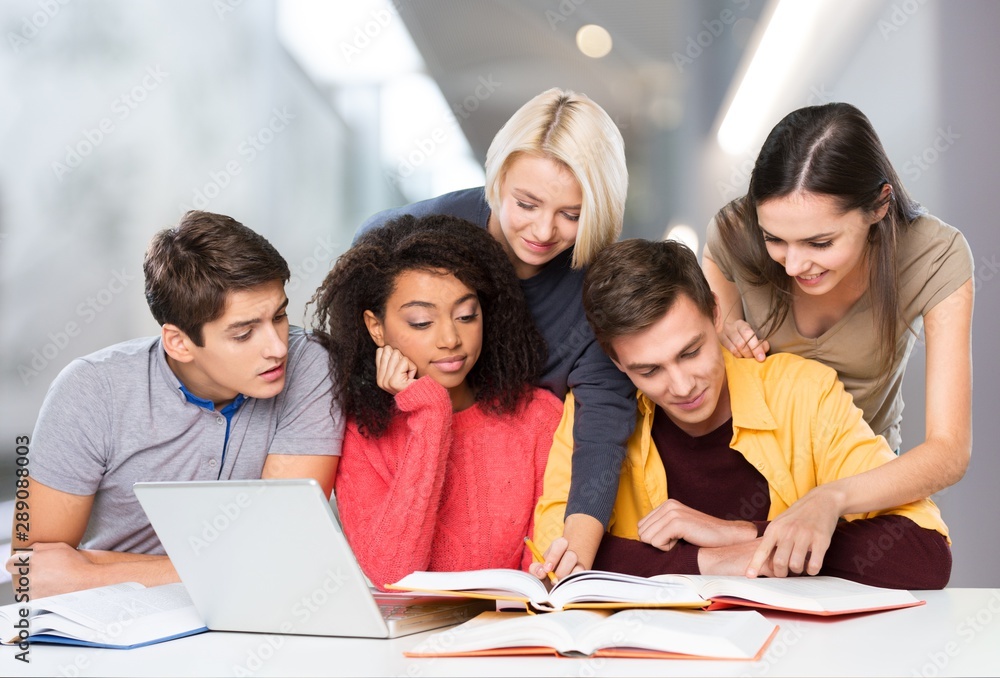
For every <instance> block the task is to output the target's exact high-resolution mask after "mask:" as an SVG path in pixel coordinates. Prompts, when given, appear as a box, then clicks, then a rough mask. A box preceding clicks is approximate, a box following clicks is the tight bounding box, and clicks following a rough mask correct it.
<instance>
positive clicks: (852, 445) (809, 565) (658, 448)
mask: <svg viewBox="0 0 1000 678" xmlns="http://www.w3.org/2000/svg"><path fill="white" fill-rule="evenodd" d="M583 296H584V308H585V309H586V312H587V319H588V321H589V322H590V324H591V326H592V327H593V329H594V334H595V335H596V337H597V340H598V342H600V344H601V346H602V348H603V349H604V350H605V351H606V352H607V353H608V355H609V356H610V357H611V359H612V360H613V361H614V362H615V364H616V365H617V366H618V368H619V369H621V370H622V371H623V372H625V373H626V374H627V375H628V376H629V378H630V379H631V380H632V382H633V383H634V384H635V385H636V387H637V388H638V389H639V392H638V396H637V398H638V400H637V411H636V422H635V429H634V432H633V435H632V437H631V438H630V439H629V443H628V451H627V456H626V460H625V462H624V463H623V464H622V470H621V476H620V479H619V486H618V497H617V499H616V502H615V506H614V510H613V512H612V516H611V521H610V523H609V527H608V532H607V533H605V535H604V537H603V539H602V541H601V545H600V548H599V549H598V553H597V557H596V559H595V561H594V568H595V569H607V570H615V571H623V572H630V573H633V574H639V575H646V576H648V575H651V574H658V573H662V572H677V573H701V574H735V575H739V574H747V575H748V576H757V575H766V576H779V577H783V576H787V575H788V574H790V573H795V574H799V573H802V574H811V575H812V574H829V575H835V576H841V577H845V578H849V579H854V580H856V581H862V582H865V583H870V584H875V585H880V586H892V587H897V588H921V589H922V588H941V587H943V586H944V585H945V584H947V582H948V578H949V576H950V574H951V550H950V546H949V543H950V542H949V540H948V530H947V527H946V526H945V524H944V522H943V521H942V520H941V515H940V513H939V511H938V509H937V507H936V506H935V505H934V503H933V502H931V501H930V500H929V499H924V500H921V501H916V502H913V503H911V504H907V505H905V506H899V507H882V506H877V505H875V500H874V498H873V497H874V495H875V492H874V491H873V492H872V493H871V494H872V497H865V498H862V500H861V501H859V502H858V503H856V504H854V505H846V502H845V500H844V496H843V493H840V492H838V491H837V486H836V483H835V481H837V480H838V479H840V478H844V477H847V476H852V475H857V474H860V473H864V472H865V471H867V470H869V469H872V468H875V467H876V466H879V465H881V464H884V463H886V462H888V461H889V460H891V459H892V458H893V457H894V455H893V452H892V451H891V450H890V449H889V446H888V444H887V443H886V441H885V439H884V438H882V437H881V436H877V435H875V434H874V433H872V431H871V429H870V428H869V426H868V425H867V424H866V423H865V422H864V420H863V419H862V414H861V410H859V409H858V408H857V407H855V406H854V403H853V401H852V400H851V397H850V395H848V394H847V393H846V392H845V391H844V388H843V385H842V384H841V383H840V381H839V380H838V379H837V375H836V373H835V372H834V371H833V370H832V369H830V368H828V367H826V366H824V365H821V364H820V363H817V362H814V361H811V360H806V359H804V358H801V357H798V356H795V355H791V354H777V355H772V356H769V357H768V358H767V360H765V361H764V362H763V363H758V362H757V361H756V360H749V359H737V358H734V357H733V356H732V354H730V353H729V352H728V351H726V350H725V349H723V348H722V346H721V344H719V341H718V339H717V334H716V330H717V325H718V323H719V322H720V311H719V308H718V305H717V300H716V298H715V296H714V295H713V294H712V291H711V289H710V288H709V286H708V282H707V281H706V280H705V277H704V275H703V273H702V271H701V268H700V267H699V266H698V261H697V258H696V257H695V256H694V254H693V253H692V252H691V251H690V250H689V249H687V248H686V247H684V246H683V245H681V244H679V243H676V242H648V241H643V240H629V241H624V242H619V243H615V244H614V245H611V246H610V247H608V248H607V249H605V250H604V251H603V252H602V253H601V254H600V255H599V256H598V257H597V259H596V260H595V261H594V262H593V263H592V264H591V266H590V269H589V270H588V272H587V275H586V278H585V281H584V289H583ZM574 411H575V406H574V402H573V398H572V396H569V397H567V400H566V405H565V411H564V414H563V419H562V422H561V424H560V426H559V429H558V430H557V432H556V436H555V440H554V443H553V448H552V451H551V453H550V456H549V461H548V466H547V468H546V474H545V488H544V491H543V494H542V498H541V499H540V500H539V503H538V506H537V508H536V511H535V541H536V542H537V543H538V544H539V546H540V547H541V548H543V549H546V553H545V563H542V564H536V565H533V566H532V572H533V573H534V574H535V575H536V576H539V577H543V576H545V574H546V572H549V571H554V572H555V573H556V574H557V576H565V575H566V574H568V573H569V572H571V571H572V570H573V569H575V568H576V567H577V561H576V556H575V554H574V553H573V552H572V551H568V550H567V548H566V541H565V539H563V538H561V537H558V535H560V534H562V520H563V515H564V512H565V505H566V497H567V494H568V491H569V483H570V469H571V464H570V459H571V455H572V450H573V439H572V432H573V415H574ZM668 484H669V487H670V493H669V496H668V492H667V488H668ZM807 494H808V495H809V496H810V501H808V502H802V504H807V505H811V506H812V507H813V511H812V517H811V522H810V521H799V522H798V523H797V524H798V525H800V526H801V527H800V529H798V530H797V531H792V532H791V534H783V535H782V538H781V539H778V540H777V541H776V543H774V544H773V546H772V544H771V543H770V542H768V543H767V553H766V554H765V555H766V558H760V557H758V558H755V557H754V556H755V553H756V552H757V550H758V547H759V546H760V545H761V543H762V539H761V538H762V535H763V534H764V531H765V529H766V528H767V525H768V524H769V521H771V520H772V519H773V518H775V517H776V516H778V515H779V514H781V513H782V512H783V511H786V510H788V508H789V507H790V506H792V504H794V503H795V502H796V501H798V500H799V499H800V498H802V497H805V496H806V495H807ZM829 516H833V518H832V519H831V518H829ZM838 517H840V519H838ZM758 561H762V564H761V565H760V566H758V565H757V562H758ZM751 564H753V567H751Z"/></svg>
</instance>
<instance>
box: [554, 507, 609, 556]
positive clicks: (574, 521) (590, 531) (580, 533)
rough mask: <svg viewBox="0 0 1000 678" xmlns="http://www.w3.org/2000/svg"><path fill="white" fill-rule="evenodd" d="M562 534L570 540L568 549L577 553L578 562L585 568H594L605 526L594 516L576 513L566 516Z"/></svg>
mask: <svg viewBox="0 0 1000 678" xmlns="http://www.w3.org/2000/svg"><path fill="white" fill-rule="evenodd" d="M562 536H563V537H565V539H566V541H567V542H569V546H568V547H567V550H570V551H573V553H575V554H576V558H577V563H578V564H579V565H580V566H581V567H582V568H583V569H585V570H589V569H591V568H593V567H594V557H595V555H596V554H597V549H598V548H599V547H600V545H601V540H602V538H603V537H604V526H603V525H601V524H600V523H599V522H597V519H596V518H594V517H593V516H588V515H586V514H585V513H574V514H573V515H569V516H566V523H565V526H564V527H563V533H562ZM598 569H603V568H598Z"/></svg>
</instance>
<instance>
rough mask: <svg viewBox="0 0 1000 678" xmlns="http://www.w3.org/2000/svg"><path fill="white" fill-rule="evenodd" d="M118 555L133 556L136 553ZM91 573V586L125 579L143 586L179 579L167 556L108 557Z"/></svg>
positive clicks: (167, 582) (116, 582) (115, 582)
mask: <svg viewBox="0 0 1000 678" xmlns="http://www.w3.org/2000/svg"><path fill="white" fill-rule="evenodd" d="M105 553H107V552H105ZM118 555H123V556H128V555H133V556H134V555H136V554H118ZM93 573H94V575H93V577H92V583H91V586H105V585H107V584H118V583H120V582H126V581H135V582H139V583H140V584H143V585H145V586H159V585H161V584H172V583H174V582H179V581H180V580H181V579H180V577H179V576H178V574H177V570H175V569H174V565H173V563H171V562H170V559H169V558H167V556H145V557H142V558H138V559H131V558H122V559H109V560H107V561H105V562H103V563H102V564H99V565H97V566H96V567H95V568H94V569H93Z"/></svg>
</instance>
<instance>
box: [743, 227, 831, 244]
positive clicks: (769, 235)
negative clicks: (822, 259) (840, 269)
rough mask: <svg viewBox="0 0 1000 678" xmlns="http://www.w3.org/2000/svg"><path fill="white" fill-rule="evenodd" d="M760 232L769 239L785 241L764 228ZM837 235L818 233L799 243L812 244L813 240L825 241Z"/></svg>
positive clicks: (801, 239) (800, 240)
mask: <svg viewBox="0 0 1000 678" xmlns="http://www.w3.org/2000/svg"><path fill="white" fill-rule="evenodd" d="M760 230H761V231H763V232H764V235H766V236H767V237H769V238H775V239H776V240H784V238H779V237H778V236H776V235H774V234H772V233H770V232H768V230H767V229H766V228H764V227H763V226H761V227H760ZM835 235H837V234H836V233H833V232H830V233H817V234H816V235H814V236H811V237H809V238H799V242H812V241H813V240H823V239H824V238H831V237H833V236H835Z"/></svg>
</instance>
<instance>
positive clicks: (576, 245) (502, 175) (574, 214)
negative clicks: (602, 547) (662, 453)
mask: <svg viewBox="0 0 1000 678" xmlns="http://www.w3.org/2000/svg"><path fill="white" fill-rule="evenodd" d="M627 189H628V170H627V168H626V166H625V149H624V144H623V141H622V137H621V133H620V132H619V131H618V128H617V127H616V126H615V124H614V122H613V121H612V120H611V118H610V116H608V114H607V113H606V112H605V111H604V109H602V108H601V107H600V106H598V105H597V104H596V103H594V102H593V101H591V100H590V99H589V98H587V97H586V96H584V95H581V94H577V93H574V92H570V91H567V90H561V89H550V90H548V91H546V92H543V93H541V94H539V95H538V96H536V97H535V98H533V99H531V100H530V101H529V102H527V103H526V104H524V106H522V107H521V108H520V109H519V110H518V111H517V112H516V113H514V115H513V116H512V117H511V118H510V120H508V121H507V123H506V124H505V125H504V126H503V128H501V130H500V131H499V132H498V133H497V135H496V137H495V138H494V139H493V143H492V144H491V145H490V148H489V151H488V152H487V154H486V186H485V187H478V188H470V189H466V190H462V191H456V192H454V193H448V194H445V195H441V196H438V197H436V198H431V199H430V200H424V201H422V202H417V203H413V204H411V205H406V206H404V207H401V208H398V209H393V210H386V211H384V212H380V213H379V214H376V215H375V216H373V217H371V218H370V219H369V220H368V221H366V222H365V223H364V224H363V225H362V226H361V228H360V229H359V231H358V233H359V235H360V234H361V233H363V232H365V231H367V230H368V229H370V228H373V227H375V226H380V225H382V224H385V223H386V222H387V221H390V220H392V219H395V218H398V217H399V216H401V215H404V214H412V215H414V216H416V217H423V216H428V215H432V214H447V215H450V216H456V217H461V218H463V219H466V220H468V221H471V222H472V223H474V224H477V225H478V226H480V227H482V228H485V229H486V230H487V231H489V233H490V235H492V236H493V237H494V238H495V239H496V240H497V241H498V242H499V243H500V244H501V245H502V246H503V249H504V251H505V252H506V254H507V257H508V259H509V260H510V263H511V264H512V265H513V267H514V271H515V272H516V274H517V277H518V278H519V279H520V282H521V289H522V290H523V292H524V296H525V300H526V301H527V303H528V308H529V310H530V311H531V315H532V317H533V319H534V321H535V324H536V326H537V327H538V329H539V331H540V332H541V334H542V336H543V338H544V339H545V342H546V344H547V345H548V359H547V361H546V363H545V366H544V368H543V370H542V376H541V379H540V381H539V385H540V386H542V387H543V388H545V389H548V390H549V391H551V392H552V393H554V394H555V395H557V396H559V397H560V398H563V397H565V395H566V393H567V391H569V390H570V389H572V391H573V393H574V396H575V398H576V403H577V412H576V424H575V425H574V430H573V433H574V440H575V441H576V448H575V452H574V456H573V473H572V484H571V487H570V494H569V502H568V506H567V510H566V524H565V532H564V535H563V536H565V537H566V539H567V541H568V542H569V549H570V553H569V554H568V556H567V557H564V559H563V560H562V561H561V562H560V564H559V568H558V570H557V574H559V575H560V576H561V575H564V574H567V573H568V572H570V571H572V570H573V569H577V568H579V567H584V568H588V567H590V565H591V563H592V562H593V557H594V554H595V553H596V552H597V546H598V545H599V544H600V540H601V537H602V536H603V534H604V529H605V526H606V525H607V522H608V519H609V518H610V515H611V507H612V505H613V504H614V501H615V496H616V494H617V491H618V474H619V471H620V468H621V463H622V460H623V459H624V456H625V443H626V441H627V440H628V437H629V435H630V433H631V429H632V422H633V419H634V411H635V388H634V387H633V386H632V384H631V382H629V380H628V378H627V377H626V376H625V375H624V374H622V373H621V372H620V371H619V370H618V368H616V367H615V366H614V364H613V363H612V362H611V360H609V359H608V357H607V356H606V355H605V354H604V352H603V351H602V350H601V348H600V347H599V346H598V344H597V341H596V340H595V339H594V334H593V331H592V330H591V329H590V326H589V325H588V324H587V319H586V317H585V315H584V312H583V303H582V297H581V290H582V285H583V273H584V267H585V266H586V265H587V264H588V263H589V262H590V261H591V260H592V259H593V258H594V256H595V255H596V254H597V252H599V251H600V250H601V249H602V248H604V247H606V246H607V245H609V244H610V243H612V242H614V241H615V240H617V239H618V236H619V235H620V234H621V228H622V216H623V214H624V210H625V194H626V192H627ZM557 536H560V535H551V537H550V539H554V538H555V537H557Z"/></svg>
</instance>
